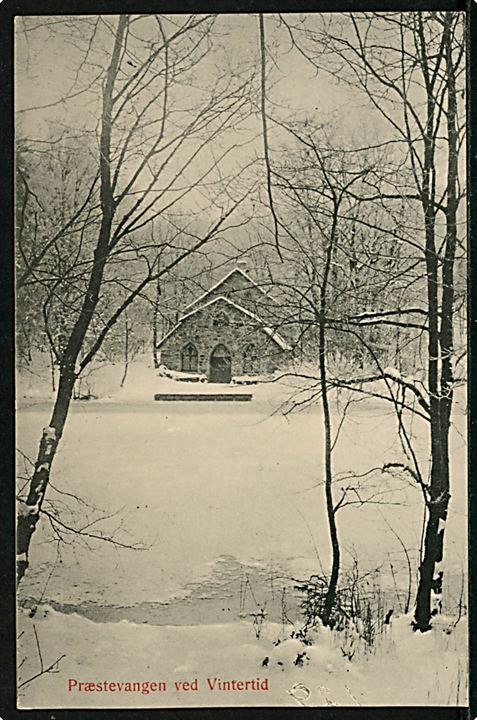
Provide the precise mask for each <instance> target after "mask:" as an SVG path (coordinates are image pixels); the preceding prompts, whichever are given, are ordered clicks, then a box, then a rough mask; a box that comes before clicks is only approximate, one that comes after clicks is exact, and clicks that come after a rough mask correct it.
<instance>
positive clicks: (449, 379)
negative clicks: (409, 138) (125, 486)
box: [414, 13, 458, 632]
mask: <svg viewBox="0 0 477 720" xmlns="http://www.w3.org/2000/svg"><path fill="white" fill-rule="evenodd" d="M452 23H453V20H452V13H446V14H445V17H444V31H443V43H444V48H445V61H446V69H447V114H446V118H447V140H448V148H449V149H448V160H447V207H446V211H445V214H446V238H445V252H444V260H443V262H442V300H441V308H440V313H439V312H438V305H437V287H434V282H437V263H434V262H432V263H431V267H432V274H428V284H429V285H430V291H431V293H432V303H431V302H429V330H430V333H429V391H430V407H431V448H432V465H431V478H430V485H429V495H430V499H429V501H428V504H427V510H428V515H427V524H426V531H425V537H424V552H423V558H422V562H421V565H420V568H419V585H418V589H417V596H416V609H415V616H414V620H415V623H414V626H415V629H416V630H420V631H421V632H425V631H426V630H429V629H430V626H431V617H432V615H433V614H434V613H435V612H438V611H439V610H440V596H441V593H442V579H443V572H442V570H439V568H438V565H439V563H440V562H442V559H443V548H444V530H445V523H446V520H447V510H448V506H449V500H450V468H449V432H450V418H451V410H452V400H453V357H452V356H453V321H454V262H455V248H456V242H457V207H458V200H457V182H458V130H457V96H456V80H455V69H454V64H453V58H452ZM434 254H435V251H434ZM426 257H427V253H426ZM428 270H429V264H428ZM431 282H432V285H431ZM439 315H440V329H439V327H438V322H439ZM438 357H439V358H440V360H441V363H440V377H439V378H438ZM431 370H432V373H431Z"/></svg>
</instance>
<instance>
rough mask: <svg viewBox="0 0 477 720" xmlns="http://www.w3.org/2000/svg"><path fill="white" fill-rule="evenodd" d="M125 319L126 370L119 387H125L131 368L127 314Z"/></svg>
mask: <svg viewBox="0 0 477 720" xmlns="http://www.w3.org/2000/svg"><path fill="white" fill-rule="evenodd" d="M125 320H126V324H125V327H124V372H123V377H122V379H121V383H120V385H119V387H124V383H125V382H126V377H127V374H128V368H129V321H128V316H127V315H126V317H125Z"/></svg>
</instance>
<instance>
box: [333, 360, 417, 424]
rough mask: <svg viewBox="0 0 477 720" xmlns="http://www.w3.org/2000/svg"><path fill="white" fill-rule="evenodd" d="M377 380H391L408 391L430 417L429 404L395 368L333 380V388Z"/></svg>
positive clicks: (415, 386) (413, 384) (413, 385)
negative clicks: (375, 373) (376, 373)
mask: <svg viewBox="0 0 477 720" xmlns="http://www.w3.org/2000/svg"><path fill="white" fill-rule="evenodd" d="M379 380H392V382H395V383H397V384H398V385H400V386H401V387H402V388H404V389H405V390H410V391H411V392H412V393H413V395H414V396H415V397H416V399H417V402H418V403H419V405H420V406H421V408H422V409H423V410H424V411H425V412H426V414H427V415H430V407H429V403H428V401H427V400H426V398H425V397H424V395H423V394H422V392H421V390H420V389H419V388H418V387H417V385H416V384H415V383H413V382H412V381H411V380H410V379H409V378H406V377H403V376H402V375H401V373H400V372H399V370H396V369H395V368H390V367H388V368H384V370H383V371H382V372H381V373H380V374H378V375H370V376H368V377H361V378H351V379H346V380H333V385H334V386H335V387H345V388H346V387H349V386H352V385H362V384H363V383H370V382H377V381H379Z"/></svg>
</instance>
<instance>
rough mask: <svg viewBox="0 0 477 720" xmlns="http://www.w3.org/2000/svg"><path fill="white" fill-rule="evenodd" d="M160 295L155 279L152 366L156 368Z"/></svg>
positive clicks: (158, 282) (157, 360)
mask: <svg viewBox="0 0 477 720" xmlns="http://www.w3.org/2000/svg"><path fill="white" fill-rule="evenodd" d="M160 297H161V286H160V281H159V279H158V280H157V286H156V299H155V302H154V313H153V316H152V359H153V362H154V368H155V369H156V370H157V368H158V367H159V356H158V353H157V343H158V332H157V329H158V328H157V321H158V319H159V298H160Z"/></svg>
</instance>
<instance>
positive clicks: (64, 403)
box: [17, 15, 127, 582]
mask: <svg viewBox="0 0 477 720" xmlns="http://www.w3.org/2000/svg"><path fill="white" fill-rule="evenodd" d="M126 25H127V17H126V16H124V15H122V16H120V18H119V20H118V26H117V30H116V37H115V42H114V48H113V52H112V56H111V62H110V65H109V67H108V70H107V72H106V78H105V83H104V89H103V108H102V118H101V138H100V161H99V162H100V173H101V191H100V199H101V226H100V230H99V235H98V241H97V245H96V249H95V252H94V258H93V265H92V269H91V274H90V277H89V282H88V287H87V290H86V293H85V297H84V301H83V305H82V307H81V310H80V312H79V315H78V317H77V319H76V321H75V323H74V326H73V329H72V331H71V334H70V335H69V338H68V340H67V343H66V347H65V349H64V351H63V354H62V358H61V361H60V377H59V383H58V390H57V395H56V402H55V405H54V408H53V414H52V416H51V419H50V424H49V426H48V427H46V428H44V430H43V435H42V438H41V440H40V446H39V449H38V455H37V459H36V463H35V469H34V472H33V477H32V479H31V481H30V487H29V492H28V497H27V500H26V503H22V504H21V505H20V508H19V513H18V520H17V581H18V582H20V581H21V579H22V578H23V576H24V574H25V572H26V570H27V568H28V554H29V549H30V543H31V539H32V537H33V534H34V532H35V529H36V526H37V523H38V520H39V517H40V512H41V507H42V504H43V500H44V498H45V493H46V489H47V487H48V483H49V480H50V472H51V466H52V463H53V460H54V458H55V455H56V452H57V449H58V443H59V441H60V439H61V436H62V434H63V430H64V427H65V423H66V418H67V416H68V411H69V407H70V402H71V398H72V395H73V388H74V384H75V380H76V377H77V375H76V372H75V368H76V363H77V360H78V357H79V355H80V352H81V349H82V347H83V343H84V339H85V336H86V333H87V331H88V328H89V326H90V324H91V320H92V318H93V314H94V311H95V309H96V307H97V304H98V302H99V292H100V288H101V283H102V279H103V273H104V268H105V265H106V261H107V258H108V253H109V240H110V236H111V226H112V222H113V217H114V200H113V195H112V189H111V167H110V154H111V118H112V107H113V89H114V83H115V79H116V76H117V72H118V68H119V59H120V53H121V47H122V42H123V37H124V33H125V29H126Z"/></svg>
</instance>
